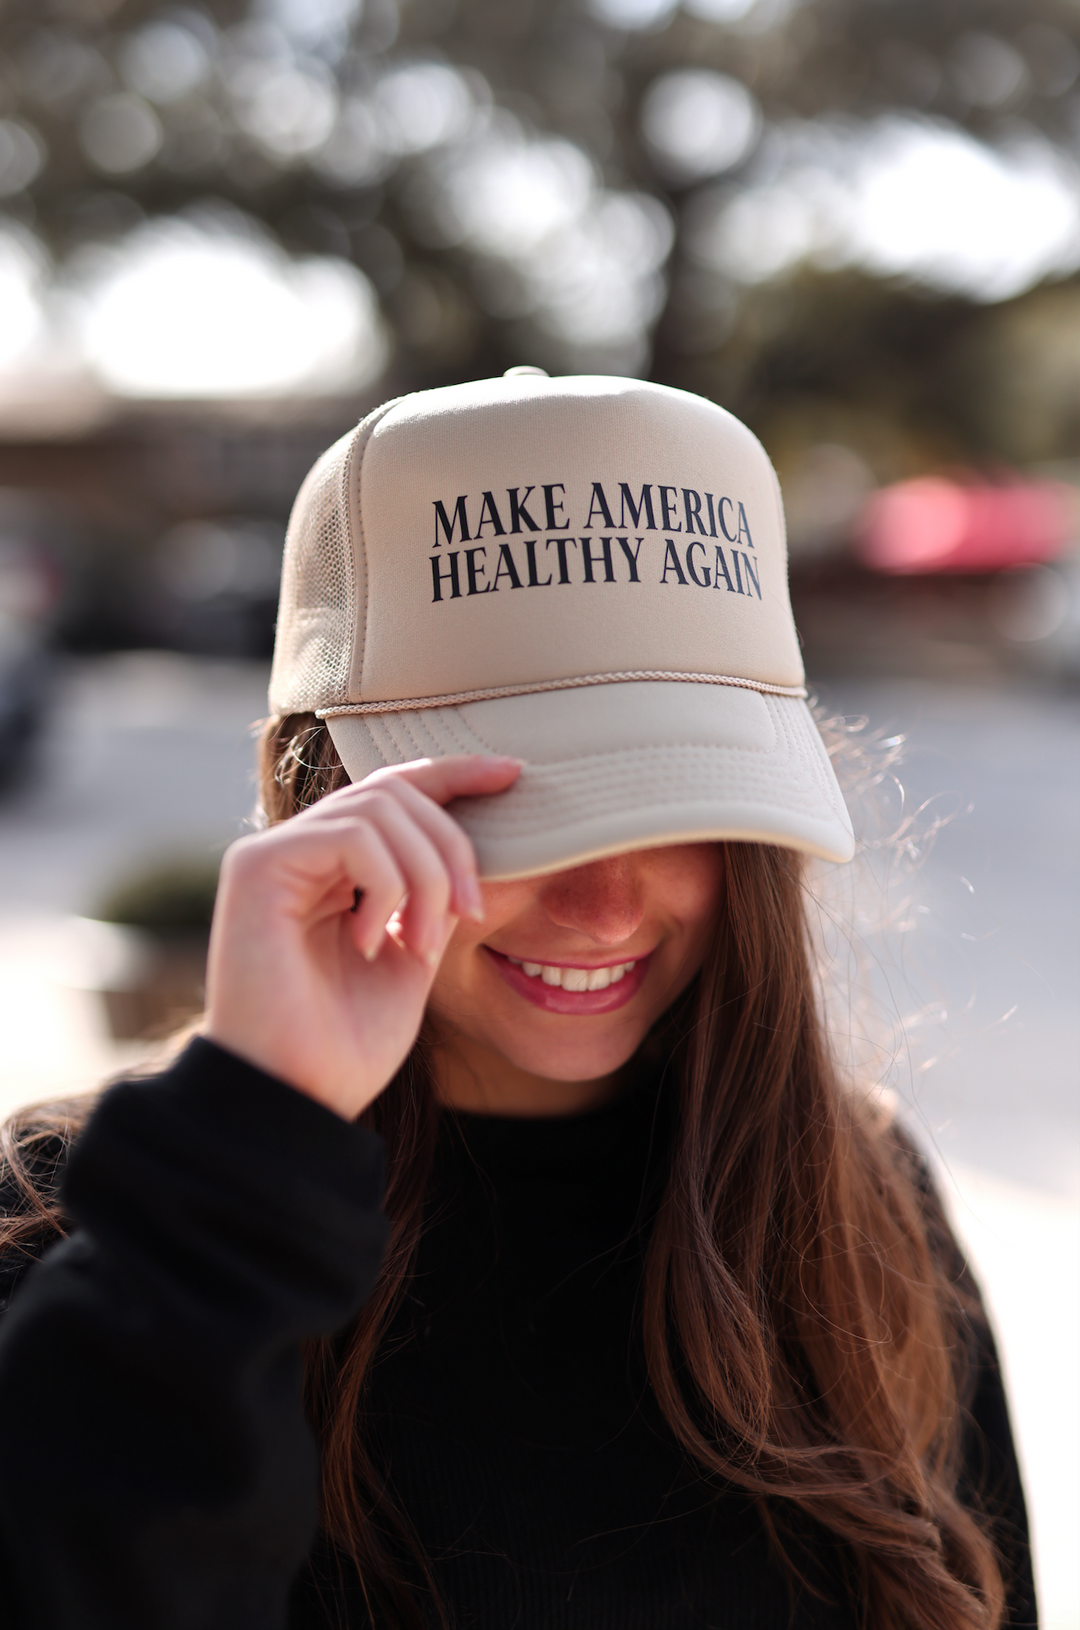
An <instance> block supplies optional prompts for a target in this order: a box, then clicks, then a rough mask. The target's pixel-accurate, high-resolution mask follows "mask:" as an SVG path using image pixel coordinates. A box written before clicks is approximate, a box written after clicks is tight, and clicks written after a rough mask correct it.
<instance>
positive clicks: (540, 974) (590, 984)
mask: <svg viewBox="0 0 1080 1630" xmlns="http://www.w3.org/2000/svg"><path fill="white" fill-rule="evenodd" d="M506 960H507V962H512V963H513V964H514V967H515V968H520V969H521V971H522V973H525V974H528V976H529V978H530V979H542V980H543V981H544V984H545V985H558V986H560V988H561V989H562V990H607V988H608V986H609V985H617V984H618V982H619V980H620V979H625V977H626V975H627V974H628V973H629V972H630V970H631V968H633V967H636V965H637V964H636V960H635V961H634V962H617V963H616V964H615V966H614V967H613V968H557V967H555V965H554V964H553V963H551V962H521V961H519V959H518V958H517V957H516V956H510V957H507V959H506Z"/></svg>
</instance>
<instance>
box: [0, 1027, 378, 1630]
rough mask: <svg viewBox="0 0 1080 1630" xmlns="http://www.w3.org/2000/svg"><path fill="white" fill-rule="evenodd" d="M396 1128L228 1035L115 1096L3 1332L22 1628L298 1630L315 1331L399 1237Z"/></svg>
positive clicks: (1, 1577)
mask: <svg viewBox="0 0 1080 1630" xmlns="http://www.w3.org/2000/svg"><path fill="white" fill-rule="evenodd" d="M381 1192H382V1146H381V1140H380V1139H379V1138H377V1137H376V1136H375V1135H374V1134H372V1133H370V1132H366V1131H364V1130H363V1129H361V1128H359V1127H357V1126H355V1125H352V1124H350V1123H348V1122H345V1121H343V1120H341V1119H340V1118H339V1117H338V1116H336V1115H334V1114H333V1113H332V1112H331V1111H330V1110H327V1109H324V1108H323V1107H322V1106H321V1105H319V1104H316V1103H315V1102H314V1101H313V1100H311V1099H309V1098H307V1097H305V1096H303V1095H302V1094H301V1093H299V1092H296V1091H294V1090H293V1089H292V1088H291V1087H288V1086H286V1085H285V1084H284V1083H282V1082H280V1081H277V1080H275V1079H273V1078H272V1077H270V1076H267V1075H264V1074H263V1073H262V1072H261V1071H259V1070H257V1069H254V1068H252V1067H251V1066H249V1065H247V1064H245V1063H243V1062H242V1061H241V1060H239V1059H237V1058H235V1057H233V1056H232V1055H231V1054H229V1053H226V1052H225V1051H223V1050H222V1049H220V1048H218V1047H215V1046H214V1045H212V1044H211V1043H209V1042H206V1041H202V1040H198V1041H195V1042H193V1043H192V1044H191V1045H190V1046H189V1047H188V1049H187V1050H186V1051H185V1052H184V1053H183V1054H182V1056H181V1057H180V1058H179V1060H178V1061H177V1062H176V1064H175V1065H174V1066H173V1067H172V1068H171V1069H170V1070H169V1071H167V1072H166V1073H165V1074H164V1075H161V1076H159V1077H157V1078H154V1079H152V1080H147V1081H141V1082H127V1083H124V1084H122V1085H120V1086H117V1087H114V1088H112V1089H111V1090H110V1091H109V1092H108V1093H106V1095H105V1096H104V1098H103V1099H102V1101H101V1104H100V1106H99V1107H98V1108H97V1110H96V1111H95V1112H94V1114H93V1116H92V1117H91V1119H90V1121H89V1123H88V1125H87V1128H86V1130H85V1132H84V1133H83V1135H82V1137H81V1138H80V1139H79V1141H78V1143H77V1144H76V1145H75V1148H74V1150H73V1151H72V1154H71V1156H70V1160H69V1163H68V1169H67V1174H66V1178H65V1181H64V1192H63V1199H64V1207H65V1211H66V1214H67V1216H68V1217H69V1218H70V1219H71V1221H72V1222H73V1223H74V1225H75V1227H74V1231H73V1232H72V1234H71V1235H70V1237H69V1238H67V1239H66V1240H64V1241H63V1242H62V1243H60V1244H57V1245H55V1246H53V1247H52V1249H51V1250H49V1251H48V1252H47V1253H46V1255H45V1256H44V1258H43V1259H42V1261H41V1262H40V1263H39V1264H38V1265H37V1266H36V1267H34V1268H33V1269H32V1270H31V1271H30V1272H29V1273H28V1274H27V1276H26V1279H25V1282H24V1283H23V1284H21V1285H20V1286H19V1287H18V1290H17V1294H16V1295H15V1297H14V1299H13V1303H12V1306H11V1308H10V1310H9V1311H8V1313H7V1314H6V1315H5V1317H4V1320H3V1323H2V1326H0V1444H2V1451H0V1599H2V1600H3V1601H4V1605H5V1617H4V1624H5V1626H7V1627H8V1630H28V1627H29V1626H31V1625H32V1626H34V1630H181V1627H183V1630H193V1627H196V1626H197V1627H198V1630H249V1627H250V1630H278V1627H280V1626H283V1625H284V1624H285V1622H286V1612H287V1599H288V1592H289V1586H290V1583H291V1581H292V1579H293V1576H294V1575H295V1573H296V1572H297V1570H298V1568H299V1567H300V1566H301V1564H302V1562H303V1560H304V1558H305V1556H306V1554H307V1551H308V1548H309V1546H310V1543H311V1540H312V1537H313V1535H314V1531H315V1522H316V1506H317V1483H318V1469H317V1456H316V1451H315V1445H314V1443H313V1441H312V1437H311V1433H310V1431H309V1429H308V1427H307V1424H306V1422H305V1418H304V1412H303V1405H302V1392H301V1382H302V1371H301V1343H302V1342H303V1341H305V1340H306V1339H308V1338H311V1337H315V1336H319V1335H323V1334H327V1333H330V1332H333V1331H334V1330H336V1329H338V1328H340V1327H341V1326H342V1325H343V1324H344V1323H345V1322H346V1321H347V1320H348V1319H349V1318H350V1317H351V1316H352V1315H354V1314H355V1313H356V1312H357V1310H358V1309H359V1308H360V1306H361V1305H362V1303H363V1301H364V1299H365V1297H366V1296H367V1295H368V1293H369V1292H370V1290H371V1288H372V1286H373V1285H374V1282H375V1279H376V1276H377V1274H378V1270H379V1265H380V1262H381V1257H382V1251H383V1247H384V1244H385V1238H386V1224H385V1221H384V1219H383V1217H382V1215H381V1213H380V1212H379V1209H378V1207H379V1201H380V1198H381Z"/></svg>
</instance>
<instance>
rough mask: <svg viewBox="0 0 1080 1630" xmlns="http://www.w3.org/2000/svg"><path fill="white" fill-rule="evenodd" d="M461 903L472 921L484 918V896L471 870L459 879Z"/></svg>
mask: <svg viewBox="0 0 1080 1630" xmlns="http://www.w3.org/2000/svg"><path fill="white" fill-rule="evenodd" d="M461 885H462V886H461V893H462V902H461V903H462V905H463V906H464V907H465V910H466V912H467V913H468V915H469V916H470V917H471V918H472V920H473V922H474V923H482V922H483V920H484V897H483V895H482V894H481V893H480V884H479V883H478V882H477V880H476V878H475V877H474V876H473V874H472V873H471V872H467V873H466V874H465V875H464V876H463V877H462V879H461Z"/></svg>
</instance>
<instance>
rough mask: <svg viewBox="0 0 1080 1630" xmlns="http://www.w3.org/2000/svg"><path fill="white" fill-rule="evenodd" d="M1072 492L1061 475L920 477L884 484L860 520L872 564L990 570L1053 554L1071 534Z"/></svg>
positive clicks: (909, 569)
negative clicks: (996, 482)
mask: <svg viewBox="0 0 1080 1630" xmlns="http://www.w3.org/2000/svg"><path fill="white" fill-rule="evenodd" d="M1075 509H1076V494H1075V493H1074V492H1073V490H1072V488H1071V487H1067V486H1066V485H1065V484H1064V483H1063V482H1055V481H1039V482H1036V481H1014V482H1010V483H1008V484H1007V485H1002V486H990V485H989V484H981V485H977V484H975V483H961V482H959V481H948V480H946V479H945V478H944V477H941V476H924V477H922V478H921V479H920V480H918V481H901V482H899V483H898V484H897V485H896V486H893V487H884V488H882V490H881V491H880V492H876V493H875V494H874V496H873V497H872V498H871V499H870V501H869V502H868V504H867V505H866V508H865V509H864V511H863V514H862V520H861V523H860V527H859V545H858V553H859V558H860V560H861V561H862V562H863V564H864V565H866V566H869V567H871V568H872V569H873V570H874V571H878V572H890V573H894V574H896V575H903V576H913V575H914V574H916V573H922V572H996V571H1000V570H1001V569H1002V568H1003V567H1008V566H1027V565H1034V564H1036V563H1038V562H1041V561H1045V560H1054V559H1055V558H1056V557H1057V556H1058V555H1060V554H1061V553H1062V551H1063V550H1064V548H1065V547H1066V545H1067V544H1068V543H1069V542H1070V541H1071V540H1072V537H1073V532H1074V529H1075Z"/></svg>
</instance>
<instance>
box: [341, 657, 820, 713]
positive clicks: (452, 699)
mask: <svg viewBox="0 0 1080 1630" xmlns="http://www.w3.org/2000/svg"><path fill="white" fill-rule="evenodd" d="M634 680H665V681H668V682H670V683H672V684H680V683H681V684H693V685H734V686H737V687H738V688H739V689H741V690H756V691H764V692H765V693H766V694H768V695H770V696H793V697H796V698H798V699H804V698H805V697H806V695H807V691H806V686H805V685H771V684H769V682H768V681H767V680H764V679H742V678H740V677H738V676H737V675H734V674H701V673H671V672H668V671H661V670H659V669H655V668H637V669H631V670H629V671H627V672H623V673H603V674H583V675H581V676H580V677H578V678H574V679H543V680H539V681H533V682H531V683H526V684H522V685H489V686H487V687H485V688H484V689H482V690H463V691H454V692H450V693H447V694H446V695H443V696H411V697H403V698H401V699H400V700H393V701H388V702H351V703H343V704H342V705H340V706H337V707H321V708H316V709H315V714H316V717H317V718H320V719H337V718H342V717H344V716H345V715H348V714H356V713H404V712H411V711H412V710H413V709H418V708H432V707H458V706H460V705H461V704H462V703H464V702H492V701H497V700H498V699H499V698H500V697H504V696H531V695H533V694H536V693H538V692H540V691H550V690H576V689H577V688H578V687H580V686H582V685H617V684H627V683H632V682H633V681H634Z"/></svg>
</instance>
